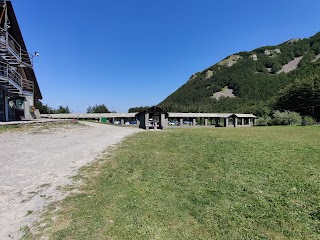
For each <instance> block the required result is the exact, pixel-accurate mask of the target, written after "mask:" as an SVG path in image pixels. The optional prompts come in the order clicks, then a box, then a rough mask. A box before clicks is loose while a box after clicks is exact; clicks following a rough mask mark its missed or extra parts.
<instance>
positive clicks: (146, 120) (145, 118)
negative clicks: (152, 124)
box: [144, 113, 149, 130]
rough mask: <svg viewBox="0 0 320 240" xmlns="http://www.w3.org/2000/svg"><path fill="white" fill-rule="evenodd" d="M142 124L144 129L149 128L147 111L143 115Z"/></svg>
mask: <svg viewBox="0 0 320 240" xmlns="http://www.w3.org/2000/svg"><path fill="white" fill-rule="evenodd" d="M144 126H145V129H146V130H149V113H146V114H145V115H144Z"/></svg>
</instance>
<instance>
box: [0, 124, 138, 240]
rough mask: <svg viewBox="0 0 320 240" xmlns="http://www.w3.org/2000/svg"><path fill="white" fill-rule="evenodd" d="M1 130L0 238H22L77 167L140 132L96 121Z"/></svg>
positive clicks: (60, 197) (74, 173)
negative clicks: (23, 229) (9, 130)
mask: <svg viewBox="0 0 320 240" xmlns="http://www.w3.org/2000/svg"><path fill="white" fill-rule="evenodd" d="M84 124H85V125H81V124H78V125H66V126H61V127H54V128H42V127H39V128H32V130H29V131H21V132H19V131H14V132H5V133H2V134H0V136H1V137H0V149H1V155H0V239H20V238H21V235H22V233H21V231H20V228H21V227H23V226H31V224H32V223H33V222H34V221H36V220H37V219H38V217H39V215H40V213H41V211H42V210H43V208H44V207H46V206H48V205H49V204H50V203H52V202H55V201H58V200H61V199H62V198H64V197H65V195H66V193H63V192H61V191H60V190H58V189H61V187H63V186H66V185H68V184H71V183H72V179H71V177H72V176H74V175H76V173H77V171H78V169H79V168H80V167H82V166H84V165H86V164H87V163H89V162H92V161H93V160H94V159H95V158H96V157H98V156H99V155H100V154H101V153H102V152H103V150H106V149H107V148H108V147H110V146H112V145H114V144H117V143H119V142H120V141H121V140H122V139H123V138H124V137H127V136H129V135H131V134H133V133H136V132H138V131H140V130H139V129H137V128H122V127H115V126H110V125H104V124H97V123H84Z"/></svg>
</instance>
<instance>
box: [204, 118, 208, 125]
mask: <svg viewBox="0 0 320 240" xmlns="http://www.w3.org/2000/svg"><path fill="white" fill-rule="evenodd" d="M204 125H205V126H206V127H207V126H208V118H205V119H204Z"/></svg>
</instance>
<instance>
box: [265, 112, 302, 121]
mask: <svg viewBox="0 0 320 240" xmlns="http://www.w3.org/2000/svg"><path fill="white" fill-rule="evenodd" d="M301 122H302V117H301V115H300V114H299V113H297V112H291V111H284V112H280V111H278V110H277V111H274V112H273V118H272V120H271V123H272V125H292V124H301Z"/></svg>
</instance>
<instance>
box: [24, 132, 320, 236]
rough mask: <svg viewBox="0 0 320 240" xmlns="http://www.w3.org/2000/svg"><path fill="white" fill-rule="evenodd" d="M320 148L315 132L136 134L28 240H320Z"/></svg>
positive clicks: (89, 170)
mask: <svg viewBox="0 0 320 240" xmlns="http://www.w3.org/2000/svg"><path fill="white" fill-rule="evenodd" d="M319 139H320V128H319V127H317V126H307V127H302V126H289V127H256V128H246V129H243V128H242V129H241V128H239V129H225V128H205V129H178V130H167V131H157V132H155V131H149V132H143V133H139V134H136V135H135V136H133V137H131V138H129V139H127V140H126V141H125V142H123V143H122V144H121V145H119V146H118V147H117V149H116V150H115V151H114V152H113V153H112V154H109V155H105V156H104V157H103V158H101V159H100V160H98V161H96V162H95V163H94V164H91V165H89V166H87V167H86V168H84V169H83V170H82V172H81V174H80V175H79V178H80V179H81V180H82V185H81V187H80V189H79V190H80V192H79V193H77V194H73V195H70V196H69V197H68V198H67V199H65V200H64V201H63V202H62V203H60V204H58V206H52V207H51V210H50V211H49V212H48V213H47V214H46V215H44V217H43V220H42V222H40V223H39V225H38V227H37V228H36V229H37V231H36V232H34V234H33V235H32V236H30V233H28V235H26V239H27V238H30V239H31V238H36V239H39V238H40V237H41V235H42V236H43V235H45V236H46V237H49V238H50V239H319V237H320V204H319V202H320V181H319V179H320V171H319V170H320V161H319V157H320V143H319Z"/></svg>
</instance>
